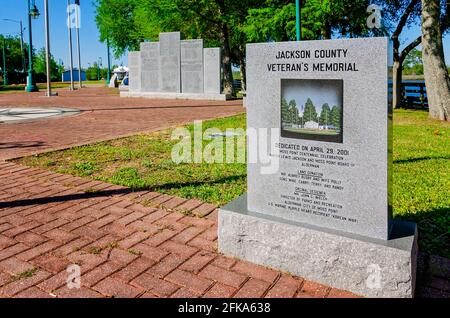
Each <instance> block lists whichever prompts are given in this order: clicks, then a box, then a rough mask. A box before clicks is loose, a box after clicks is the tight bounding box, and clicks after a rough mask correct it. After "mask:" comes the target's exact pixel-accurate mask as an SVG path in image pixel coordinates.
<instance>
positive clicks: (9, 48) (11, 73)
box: [0, 35, 28, 84]
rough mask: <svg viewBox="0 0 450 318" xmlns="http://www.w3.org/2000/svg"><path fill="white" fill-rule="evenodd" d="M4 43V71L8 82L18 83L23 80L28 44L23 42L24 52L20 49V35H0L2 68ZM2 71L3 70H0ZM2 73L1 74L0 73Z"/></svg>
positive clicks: (1, 64) (0, 62)
mask: <svg viewBox="0 0 450 318" xmlns="http://www.w3.org/2000/svg"><path fill="white" fill-rule="evenodd" d="M4 44H6V48H5V53H6V54H5V58H6V71H7V75H8V81H9V83H10V84H13V83H14V84H19V83H24V82H25V77H26V75H25V72H26V71H27V59H26V56H28V55H27V54H25V52H26V51H28V45H27V44H26V43H24V52H23V53H22V52H21V50H20V37H17V36H16V37H12V36H7V37H5V36H3V35H0V56H1V60H0V67H1V68H3V45H4ZM2 73H3V70H2ZM2 75H3V74H2Z"/></svg>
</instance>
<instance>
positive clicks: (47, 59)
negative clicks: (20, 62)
mask: <svg viewBox="0 0 450 318" xmlns="http://www.w3.org/2000/svg"><path fill="white" fill-rule="evenodd" d="M44 16H45V62H46V64H47V95H46V96H47V97H51V96H52V79H51V77H52V67H51V64H50V62H51V61H50V24H49V18H48V0H44Z"/></svg>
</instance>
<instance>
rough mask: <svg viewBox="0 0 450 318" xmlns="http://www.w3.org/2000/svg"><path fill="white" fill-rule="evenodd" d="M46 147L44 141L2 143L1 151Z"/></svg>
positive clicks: (0, 145) (0, 144)
mask: <svg viewBox="0 0 450 318" xmlns="http://www.w3.org/2000/svg"><path fill="white" fill-rule="evenodd" d="M43 146H45V142H43V141H21V142H0V150H2V149H15V148H39V147H43Z"/></svg>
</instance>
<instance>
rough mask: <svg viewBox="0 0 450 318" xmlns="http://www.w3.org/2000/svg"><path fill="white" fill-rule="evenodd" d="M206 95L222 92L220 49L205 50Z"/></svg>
mask: <svg viewBox="0 0 450 318" xmlns="http://www.w3.org/2000/svg"><path fill="white" fill-rule="evenodd" d="M203 56H204V65H205V67H204V73H205V93H211V94H215V93H216V92H218V91H219V92H220V86H221V81H220V48H206V49H204V53H203Z"/></svg>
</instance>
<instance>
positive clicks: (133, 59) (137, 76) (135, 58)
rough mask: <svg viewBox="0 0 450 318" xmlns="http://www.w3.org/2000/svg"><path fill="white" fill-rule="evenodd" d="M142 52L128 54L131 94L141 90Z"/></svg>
mask: <svg viewBox="0 0 450 318" xmlns="http://www.w3.org/2000/svg"><path fill="white" fill-rule="evenodd" d="M140 65H141V52H130V53H129V54H128V67H129V74H130V77H129V80H130V85H129V90H130V91H131V92H139V91H140V90H141V87H140V85H141V67H140Z"/></svg>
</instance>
